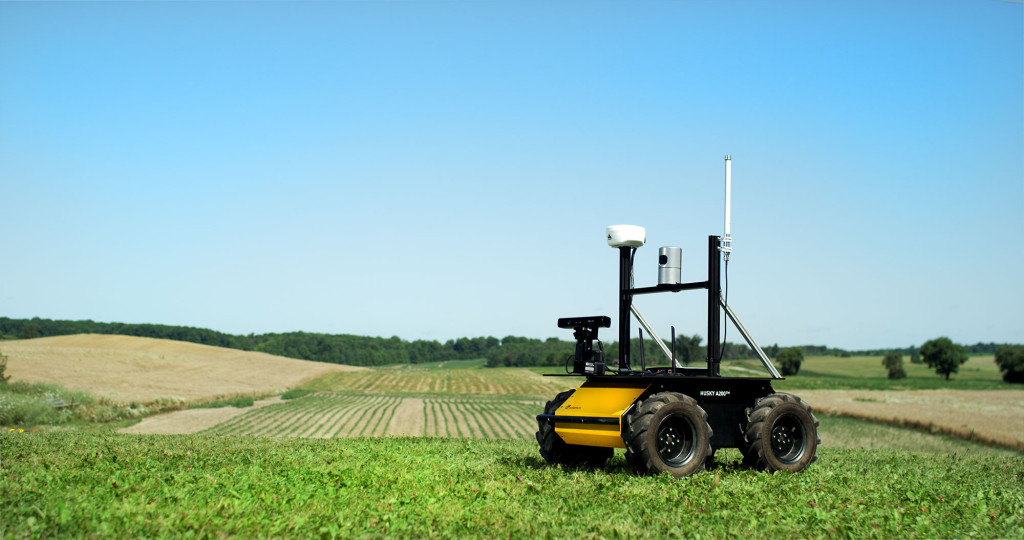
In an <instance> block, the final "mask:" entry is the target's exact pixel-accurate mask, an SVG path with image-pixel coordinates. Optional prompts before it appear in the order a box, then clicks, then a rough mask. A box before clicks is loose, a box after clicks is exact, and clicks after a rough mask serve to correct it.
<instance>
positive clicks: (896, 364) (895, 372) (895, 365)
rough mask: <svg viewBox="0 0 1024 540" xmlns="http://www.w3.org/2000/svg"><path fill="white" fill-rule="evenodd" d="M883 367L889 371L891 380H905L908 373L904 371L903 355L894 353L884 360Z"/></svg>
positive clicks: (897, 352)
mask: <svg viewBox="0 0 1024 540" xmlns="http://www.w3.org/2000/svg"><path fill="white" fill-rule="evenodd" d="M882 365H883V366H885V369H887V370H888V371H889V378H890V379H905V378H906V377H907V372H906V371H903V354H902V353H900V352H899V351H893V352H891V353H889V354H887V355H885V358H883V359H882Z"/></svg>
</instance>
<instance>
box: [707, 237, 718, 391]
mask: <svg viewBox="0 0 1024 540" xmlns="http://www.w3.org/2000/svg"><path fill="white" fill-rule="evenodd" d="M718 246H719V238H718V237H717V236H709V237H708V347H707V349H708V376H709V377H718V376H719V374H718V359H719V356H720V355H721V343H720V342H719V338H720V336H721V328H719V327H720V325H721V320H722V312H721V309H722V307H721V305H720V304H719V303H718V302H719V300H718V299H719V298H721V296H722V280H721V271H722V261H721V254H720V253H719V251H718Z"/></svg>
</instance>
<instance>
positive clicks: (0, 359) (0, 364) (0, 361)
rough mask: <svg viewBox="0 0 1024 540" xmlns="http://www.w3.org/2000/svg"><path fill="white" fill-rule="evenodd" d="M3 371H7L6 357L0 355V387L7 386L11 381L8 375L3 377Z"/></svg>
mask: <svg viewBox="0 0 1024 540" xmlns="http://www.w3.org/2000/svg"><path fill="white" fill-rule="evenodd" d="M4 371H7V357H6V356H4V355H3V353H0V385H4V384H7V381H9V380H10V379H11V376H10V375H4Z"/></svg>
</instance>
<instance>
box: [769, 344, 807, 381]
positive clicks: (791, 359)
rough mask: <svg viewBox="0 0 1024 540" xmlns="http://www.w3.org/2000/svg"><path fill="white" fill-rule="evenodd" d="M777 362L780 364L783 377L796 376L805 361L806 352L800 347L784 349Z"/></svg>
mask: <svg viewBox="0 0 1024 540" xmlns="http://www.w3.org/2000/svg"><path fill="white" fill-rule="evenodd" d="M775 360H776V361H777V362H778V363H779V367H780V368H781V369H782V374H783V375H796V374H797V372H799V371H800V364H802V363H803V361H804V351H803V350H801V349H800V348H799V347H790V348H788V349H782V350H781V351H779V355H778V356H776V357H775Z"/></svg>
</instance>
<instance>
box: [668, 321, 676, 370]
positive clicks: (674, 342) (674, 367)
mask: <svg viewBox="0 0 1024 540" xmlns="http://www.w3.org/2000/svg"><path fill="white" fill-rule="evenodd" d="M669 328H671V329H672V373H675V372H676V327H675V326H670V327H669Z"/></svg>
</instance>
